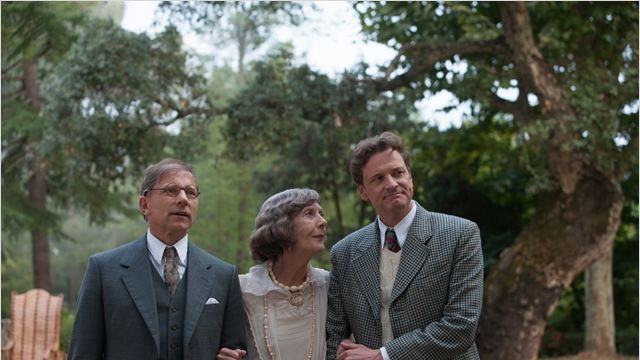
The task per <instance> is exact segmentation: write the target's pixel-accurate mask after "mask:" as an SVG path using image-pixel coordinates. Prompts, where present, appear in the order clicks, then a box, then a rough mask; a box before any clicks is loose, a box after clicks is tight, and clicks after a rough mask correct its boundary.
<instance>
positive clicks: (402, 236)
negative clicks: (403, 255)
mask: <svg viewBox="0 0 640 360" xmlns="http://www.w3.org/2000/svg"><path fill="white" fill-rule="evenodd" d="M417 208H418V207H417V206H416V204H415V201H413V200H411V210H409V213H408V214H407V215H406V216H405V217H404V218H403V219H402V220H400V222H399V223H398V224H397V225H396V226H394V227H393V230H394V231H395V232H396V237H397V238H398V243H399V244H400V247H402V246H403V245H404V241H405V240H406V239H407V234H408V233H409V227H411V223H413V219H414V218H415V217H416V211H417ZM378 228H379V229H380V246H383V247H384V235H385V233H386V232H387V229H388V228H389V227H388V226H387V225H385V224H384V223H383V222H382V220H380V216H378Z"/></svg>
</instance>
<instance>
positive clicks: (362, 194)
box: [358, 184, 369, 201]
mask: <svg viewBox="0 0 640 360" xmlns="http://www.w3.org/2000/svg"><path fill="white" fill-rule="evenodd" d="M358 193H359V194H360V199H362V200H363V201H369V197H368V196H367V194H366V193H365V192H364V185H362V184H358Z"/></svg>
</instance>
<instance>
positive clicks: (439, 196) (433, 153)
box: [409, 119, 534, 267]
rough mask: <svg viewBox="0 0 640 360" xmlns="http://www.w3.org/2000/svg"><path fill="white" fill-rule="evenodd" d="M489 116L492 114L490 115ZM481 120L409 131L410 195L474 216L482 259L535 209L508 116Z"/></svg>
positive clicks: (493, 255) (491, 256) (488, 261)
mask: <svg viewBox="0 0 640 360" xmlns="http://www.w3.org/2000/svg"><path fill="white" fill-rule="evenodd" d="M489 120H490V119H489ZM489 120H488V121H485V122H481V123H478V124H471V123H468V124H465V125H464V126H463V127H462V128H460V129H449V130H447V131H443V132H439V131H438V130H437V129H435V128H428V129H426V131H424V132H416V133H413V134H411V135H410V136H409V143H410V148H411V149H412V151H413V153H412V169H411V172H412V176H413V179H414V198H415V199H416V200H418V201H419V202H420V203H421V204H423V205H424V206H426V207H427V208H428V209H430V210H432V211H438V212H444V213H448V214H453V215H458V216H461V217H464V218H467V219H471V220H473V221H475V222H476V223H477V224H478V225H479V227H480V229H481V230H482V245H483V250H484V259H485V265H486V266H487V267H488V266H490V265H492V264H493V263H494V262H495V261H496V260H497V257H498V255H499V253H500V252H501V251H502V250H503V249H504V248H505V247H507V246H508V245H510V244H511V243H512V241H513V240H514V239H515V237H516V236H517V234H519V233H520V231H521V230H522V228H523V227H524V226H525V225H526V224H527V222H528V220H529V219H530V217H531V215H532V212H533V203H534V197H533V195H532V193H531V192H529V191H527V188H528V187H530V186H531V184H532V180H533V178H532V176H531V173H530V172H529V169H527V168H526V167H525V166H524V164H523V163H521V162H519V158H520V154H521V153H522V152H523V151H524V150H523V148H522V147H520V145H519V144H518V142H517V141H515V138H516V129H515V128H514V126H513V124H511V123H509V122H500V121H489Z"/></svg>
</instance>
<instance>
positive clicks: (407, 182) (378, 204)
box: [358, 149, 413, 227]
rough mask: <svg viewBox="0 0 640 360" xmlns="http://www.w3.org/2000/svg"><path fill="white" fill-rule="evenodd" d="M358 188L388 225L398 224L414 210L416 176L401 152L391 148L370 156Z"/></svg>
mask: <svg viewBox="0 0 640 360" xmlns="http://www.w3.org/2000/svg"><path fill="white" fill-rule="evenodd" d="M358 192H359V193H360V197H361V198H362V200H365V201H370V202H371V205H373V207H374V208H375V209H376V212H377V213H378V216H380V219H382V222H383V223H384V224H385V225H387V226H391V227H393V226H395V225H396V224H397V223H398V222H399V221H400V220H402V219H403V218H404V217H405V216H406V215H407V214H408V213H409V211H410V210H411V206H412V205H411V204H412V203H411V200H412V198H413V179H412V178H411V173H410V172H409V169H408V168H407V165H406V164H405V163H404V160H403V159H402V155H400V153H399V152H398V151H396V150H393V149H388V150H385V151H381V152H379V153H376V154H374V155H373V156H371V157H370V158H369V161H367V163H366V164H365V166H364V167H363V168H362V184H360V185H358Z"/></svg>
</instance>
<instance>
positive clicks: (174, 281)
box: [162, 246, 180, 296]
mask: <svg viewBox="0 0 640 360" xmlns="http://www.w3.org/2000/svg"><path fill="white" fill-rule="evenodd" d="M162 256H163V257H164V283H165V284H166V285H167V289H169V293H170V294H171V296H173V294H175V293H176V289H177V288H178V284H179V283H180V273H179V272H178V252H177V251H176V248H174V247H173V246H169V247H166V248H165V249H164V255H162Z"/></svg>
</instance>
